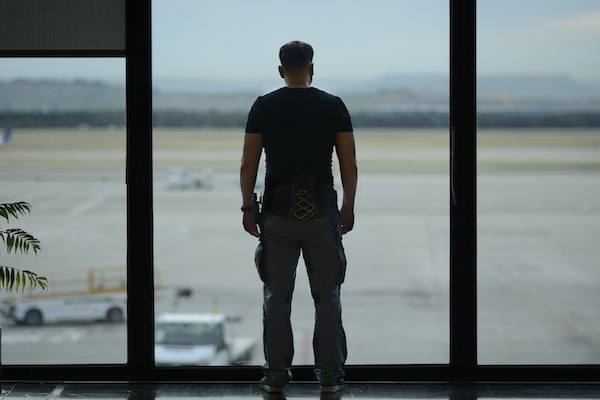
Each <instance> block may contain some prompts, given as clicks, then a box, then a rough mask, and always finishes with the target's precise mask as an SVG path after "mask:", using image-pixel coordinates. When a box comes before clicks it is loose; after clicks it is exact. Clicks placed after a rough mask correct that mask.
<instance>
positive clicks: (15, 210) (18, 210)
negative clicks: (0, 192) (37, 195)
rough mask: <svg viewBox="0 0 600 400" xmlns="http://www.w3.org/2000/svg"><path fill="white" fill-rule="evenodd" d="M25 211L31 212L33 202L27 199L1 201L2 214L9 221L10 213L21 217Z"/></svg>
mask: <svg viewBox="0 0 600 400" xmlns="http://www.w3.org/2000/svg"><path fill="white" fill-rule="evenodd" d="M25 212H27V214H29V213H30V212H31V204H29V203H28V202H26V201H18V202H16V203H0V216H1V217H4V218H5V219H6V222H10V221H9V215H12V216H13V217H14V218H15V219H18V218H19V214H20V215H25Z"/></svg>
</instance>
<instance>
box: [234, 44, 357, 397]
mask: <svg viewBox="0 0 600 400" xmlns="http://www.w3.org/2000/svg"><path fill="white" fill-rule="evenodd" d="M279 58H280V60H281V65H280V66H279V67H278V69H279V75H280V76H281V77H282V78H283V79H284V81H285V86H284V87H281V88H279V89H277V90H275V91H272V92H270V93H267V94H265V95H263V96H259V97H258V98H257V99H256V100H255V102H254V104H253V105H252V108H251V109H250V112H249V114H248V120H247V123H246V129H245V132H246V133H245V135H244V148H243V155H242V160H241V168H240V186H241V191H242V211H243V226H244V229H245V230H246V231H247V232H248V233H250V234H251V235H253V236H256V237H258V238H259V239H260V241H259V245H258V247H257V248H256V252H255V263H256V268H257V270H258V274H259V277H260V279H261V281H262V282H263V294H264V303H263V344H264V353H265V360H266V363H265V364H264V366H263V372H264V377H263V378H262V379H261V388H262V389H264V390H266V391H268V392H281V391H282V389H283V386H284V385H285V384H287V383H288V382H289V380H290V378H291V377H292V375H291V371H290V367H291V364H292V358H293V355H294V347H293V335H292V330H291V324H290V314H291V301H292V292H293V290H294V283H295V278H296V267H297V264H298V259H299V256H300V251H302V255H303V258H304V262H305V264H306V268H307V273H308V276H309V281H310V287H311V294H312V297H313V300H314V304H315V311H316V313H315V329H314V336H313V351H314V357H315V369H314V372H315V374H316V376H317V379H318V380H319V383H320V388H321V391H322V392H336V391H338V390H340V389H341V388H342V387H343V384H344V379H343V377H344V376H345V373H344V371H343V369H342V367H343V365H344V363H345V361H346V357H347V348H346V335H345V331H344V328H343V326H342V316H341V303H340V287H341V284H342V283H343V281H344V276H345V271H346V257H345V253H344V247H343V245H342V235H343V234H346V233H347V232H349V231H351V230H352V228H353V225H354V197H355V193H356V184H357V173H358V172H357V166H356V156H355V146H354V134H353V129H352V123H351V119H350V114H349V113H348V110H347V109H346V106H345V105H344V103H343V101H342V100H341V99H340V98H339V97H337V96H334V95H332V94H329V93H327V92H325V91H322V90H320V89H317V88H316V87H312V86H310V84H311V83H312V77H313V63H312V58H313V49H312V47H311V46H310V45H309V44H307V43H304V42H300V41H292V42H289V43H286V44H285V45H283V46H282V47H281V49H280V51H279ZM263 147H264V149H265V154H266V174H265V189H264V194H263V200H262V202H261V203H262V204H261V206H262V207H261V209H260V212H258V210H257V203H256V202H253V192H254V185H255V182H256V173H257V169H258V165H259V161H260V157H261V153H262V149H263ZM333 147H335V149H336V154H337V156H338V159H339V165H340V172H341V180H342V185H343V189H344V193H343V202H342V207H341V210H339V209H338V207H337V192H336V191H335V190H334V189H333V175H332V170H331V166H332V153H333ZM257 225H258V226H257ZM259 228H260V231H259Z"/></svg>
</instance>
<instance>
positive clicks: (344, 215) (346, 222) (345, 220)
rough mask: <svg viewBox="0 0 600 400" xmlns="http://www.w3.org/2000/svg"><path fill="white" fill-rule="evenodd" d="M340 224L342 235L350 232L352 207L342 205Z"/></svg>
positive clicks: (352, 224) (352, 221) (352, 216)
mask: <svg viewBox="0 0 600 400" xmlns="http://www.w3.org/2000/svg"><path fill="white" fill-rule="evenodd" d="M340 224H341V225H342V235H344V234H345V233H347V232H350V231H351V230H352V228H353V227H354V209H353V208H351V207H343V206H342V208H341V210H340Z"/></svg>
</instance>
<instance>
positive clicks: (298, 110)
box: [246, 86, 352, 193]
mask: <svg viewBox="0 0 600 400" xmlns="http://www.w3.org/2000/svg"><path fill="white" fill-rule="evenodd" d="M351 131H352V121H351V119H350V114H349V113H348V110H347V108H346V106H345V104H344V102H343V101H342V99H341V98H339V97H338V96H334V95H332V94H330V93H327V92H325V91H323V90H320V89H318V88H316V87H307V88H303V87H287V86H284V87H281V88H279V89H277V90H274V91H272V92H270V93H267V94H265V95H262V96H258V98H257V99H256V100H255V101H254V104H253V105H252V108H251V109H250V112H249V113H248V120H247V122H246V133H250V134H252V133H259V134H262V135H263V146H264V148H265V154H266V173H265V193H267V192H270V191H271V190H273V189H276V188H278V187H280V186H283V185H286V184H288V183H290V182H291V181H292V179H293V177H294V176H295V175H297V174H299V173H300V172H314V173H315V176H316V178H317V180H318V181H319V182H322V183H325V184H328V185H330V186H332V187H333V174H332V172H331V167H332V154H333V147H334V146H335V139H336V133H337V132H351Z"/></svg>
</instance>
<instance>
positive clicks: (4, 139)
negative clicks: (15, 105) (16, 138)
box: [0, 128, 12, 148]
mask: <svg viewBox="0 0 600 400" xmlns="http://www.w3.org/2000/svg"><path fill="white" fill-rule="evenodd" d="M11 137H12V129H11V128H4V132H2V135H0V148H2V147H4V146H6V145H7V144H8V142H10V138H11Z"/></svg>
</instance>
